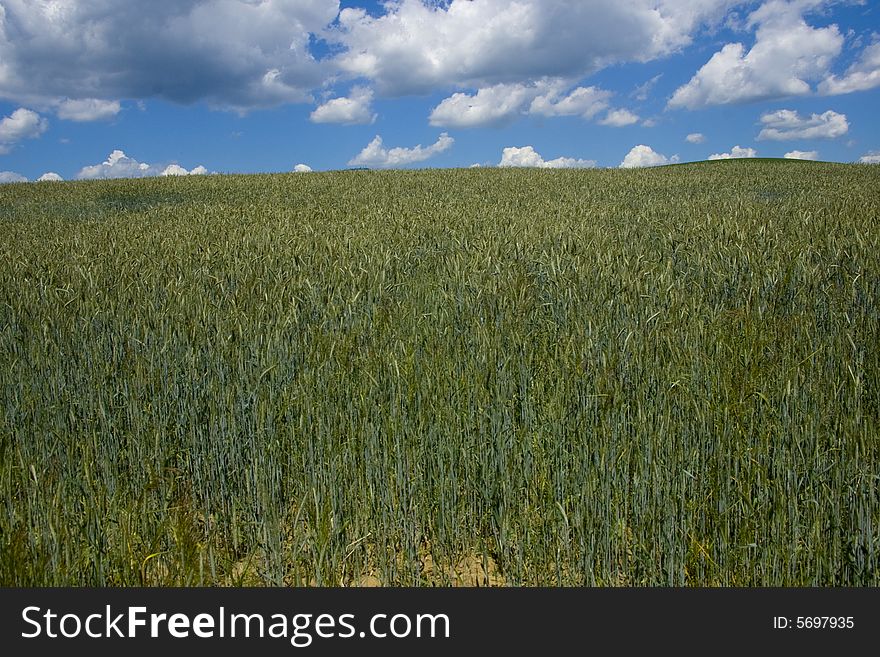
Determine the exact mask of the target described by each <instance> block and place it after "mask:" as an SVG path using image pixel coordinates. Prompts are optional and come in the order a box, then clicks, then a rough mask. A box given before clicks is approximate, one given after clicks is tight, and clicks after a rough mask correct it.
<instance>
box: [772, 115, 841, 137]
mask: <svg viewBox="0 0 880 657" xmlns="http://www.w3.org/2000/svg"><path fill="white" fill-rule="evenodd" d="M761 123H762V124H763V126H764V127H763V129H762V130H761V132H760V133H759V134H758V139H770V140H773V141H785V140H789V139H835V138H836V137H841V136H843V135H845V134H846V133H847V132H848V131H849V123H848V122H847V120H846V114H838V113H837V112H834V111H832V110H828V111H827V112H823V113H822V114H811V115H810V117H809V118H804V117H801V116H800V115H799V114H798V113H797V112H795V111H793V110H777V111H776V112H768V113H767V114H764V115H763V116H762V117H761Z"/></svg>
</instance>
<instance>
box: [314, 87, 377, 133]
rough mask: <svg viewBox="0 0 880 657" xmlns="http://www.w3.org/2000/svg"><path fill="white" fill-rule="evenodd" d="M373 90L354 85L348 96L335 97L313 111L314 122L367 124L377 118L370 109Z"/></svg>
mask: <svg viewBox="0 0 880 657" xmlns="http://www.w3.org/2000/svg"><path fill="white" fill-rule="evenodd" d="M372 102H373V91H372V89H369V88H368V87H354V88H352V90H351V94H350V95H349V96H348V98H334V99H332V100H328V101H327V102H326V103H324V104H323V105H320V106H319V107H318V108H316V109H315V111H314V112H312V114H311V116H310V117H309V118H310V119H311V121H312V122H313V123H342V124H343V125H366V124H369V123H373V122H374V121H375V120H376V114H374V113H373V111H372V110H371V109H370V103H372Z"/></svg>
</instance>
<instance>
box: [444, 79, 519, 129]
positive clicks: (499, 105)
mask: <svg viewBox="0 0 880 657" xmlns="http://www.w3.org/2000/svg"><path fill="white" fill-rule="evenodd" d="M535 93H536V88H535V87H533V86H528V85H524V84H496V85H494V86H491V87H485V88H483V89H479V90H477V93H476V94H473V95H471V94H466V93H456V94H452V95H451V96H450V97H449V98H446V99H445V100H443V101H442V102H441V103H440V104H439V105H437V107H435V108H434V109H433V110H432V111H431V116H430V118H429V121H430V123H431V125H433V126H437V127H443V128H474V127H480V126H490V125H500V124H502V123H506V122H508V121H510V120H511V119H512V118H514V117H515V116H517V115H518V114H519V113H520V112H521V111H522V109H523V105H524V104H525V103H526V102H528V101H529V100H531V99H532V98H534V97H535Z"/></svg>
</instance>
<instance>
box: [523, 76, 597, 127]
mask: <svg viewBox="0 0 880 657" xmlns="http://www.w3.org/2000/svg"><path fill="white" fill-rule="evenodd" d="M562 91H563V86H562V84H561V83H556V84H554V85H551V87H550V89H549V90H548V91H547V93H544V94H543V95H540V96H537V97H536V98H535V99H534V100H533V101H532V104H531V106H530V107H529V113H530V114H540V115H542V116H581V117H583V118H585V119H592V118H593V117H594V116H595V115H596V114H598V113H599V112H601V111H602V110H604V109H607V108H608V100H609V98H611V96H612V95H613V94H612V92H610V91H607V90H605V89H600V88H599V87H578V88H577V89H574V90H573V91H571V92H569V93H568V94H567V95H565V96H562V93H561V92H562ZM560 96H562V97H560Z"/></svg>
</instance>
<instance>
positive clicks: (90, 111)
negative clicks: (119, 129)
mask: <svg viewBox="0 0 880 657" xmlns="http://www.w3.org/2000/svg"><path fill="white" fill-rule="evenodd" d="M121 109H122V106H121V105H120V104H119V101H118V100H99V99H97V98H81V99H78V100H71V99H70V98H68V99H66V100H63V101H61V102H60V103H59V104H58V107H57V109H56V110H55V111H56V113H57V114H58V118H59V119H65V120H68V121H81V122H82V121H101V120H104V119H112V118H113V117H114V116H116V115H117V114H119V111H120V110H121Z"/></svg>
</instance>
